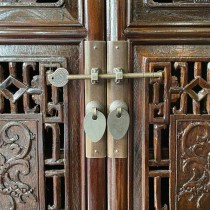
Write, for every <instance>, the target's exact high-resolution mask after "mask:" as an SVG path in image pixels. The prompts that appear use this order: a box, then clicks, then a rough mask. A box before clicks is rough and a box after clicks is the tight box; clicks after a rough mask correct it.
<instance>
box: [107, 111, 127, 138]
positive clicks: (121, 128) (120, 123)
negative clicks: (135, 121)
mask: <svg viewBox="0 0 210 210" xmlns="http://www.w3.org/2000/svg"><path fill="white" fill-rule="evenodd" d="M129 124H130V116H129V114H128V112H127V111H126V110H124V109H122V113H121V116H120V117H118V116H117V110H116V109H115V110H114V111H112V112H111V113H110V114H109V116H108V128H109V131H110V133H111V135H112V137H113V138H114V139H116V140H119V139H122V138H123V137H124V136H125V134H126V133H127V131H128V128H129Z"/></svg>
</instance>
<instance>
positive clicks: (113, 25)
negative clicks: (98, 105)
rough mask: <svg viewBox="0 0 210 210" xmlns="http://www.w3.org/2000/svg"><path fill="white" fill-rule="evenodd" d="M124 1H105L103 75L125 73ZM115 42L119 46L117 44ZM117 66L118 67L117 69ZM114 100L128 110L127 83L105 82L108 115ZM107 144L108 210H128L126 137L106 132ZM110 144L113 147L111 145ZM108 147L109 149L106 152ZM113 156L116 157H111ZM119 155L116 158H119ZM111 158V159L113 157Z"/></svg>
mask: <svg viewBox="0 0 210 210" xmlns="http://www.w3.org/2000/svg"><path fill="white" fill-rule="evenodd" d="M125 11H126V1H125V0H123V1H118V0H109V1H107V41H108V42H107V49H108V51H107V71H108V73H114V71H113V68H114V67H115V68H116V67H121V68H122V69H123V73H126V71H128V54H127V53H128V48H127V42H126V41H125V36H124V28H125V19H126V15H125ZM118 41H119V44H117V42H118ZM121 47H124V53H121ZM118 65H119V66H118ZM115 100H121V101H123V102H125V103H126V104H127V106H128V110H129V104H128V103H129V85H128V81H127V80H123V81H122V82H121V83H120V84H115V81H114V80H108V81H107V111H108V113H109V108H110V104H111V103H112V102H113V101H115ZM107 140H108V160H107V174H108V175H107V176H108V177H107V182H108V210H127V209H131V208H132V207H131V205H130V204H131V202H130V196H131V193H130V192H129V195H128V189H129V182H128V173H129V170H128V160H129V153H128V147H129V146H128V145H129V143H128V135H127V134H126V135H125V136H124V137H123V138H122V139H120V140H114V139H113V137H112V136H111V134H110V132H109V131H108V132H107ZM114 141H115V142H116V143H114ZM117 141H118V142H119V141H122V142H123V141H124V146H125V147H126V150H127V151H126V153H127V154H123V155H124V157H123V158H122V156H121V157H120V158H116V157H117V156H118V155H117V154H113V153H115V152H119V153H121V151H120V150H118V149H115V146H116V144H118V142H117ZM110 145H111V147H112V149H111V148H110ZM115 155H116V156H115ZM119 155H120V154H119ZM114 156H115V157H114Z"/></svg>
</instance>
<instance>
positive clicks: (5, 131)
mask: <svg viewBox="0 0 210 210" xmlns="http://www.w3.org/2000/svg"><path fill="white" fill-rule="evenodd" d="M14 127H15V129H14V130H15V131H16V132H17V134H15V133H13V132H11V131H10V130H11V129H12V128H14ZM20 134H21V137H22V138H21V139H20ZM33 139H34V134H32V133H31V131H30V130H29V129H28V127H27V126H26V125H24V124H22V123H20V122H9V123H7V124H6V125H5V126H3V128H2V129H1V131H0V148H4V147H5V148H6V147H8V146H10V149H11V150H13V152H15V155H14V156H12V157H10V158H7V157H5V156H4V155H3V154H1V153H0V194H2V195H8V196H9V198H10V200H9V202H10V204H11V207H10V210H15V209H16V203H25V202H26V198H27V199H28V198H30V199H33V200H34V201H35V202H36V200H37V198H36V195H35V194H34V190H33V189H32V188H31V187H30V186H29V185H27V184H26V183H23V182H22V181H21V179H20V174H22V175H23V176H26V175H28V174H29V173H30V162H29V160H30V158H29V152H30V148H31V141H32V140H33ZM20 140H22V141H23V142H24V145H22V146H21V145H20V144H18V143H19V141H20ZM11 169H15V174H14V172H13V173H11Z"/></svg>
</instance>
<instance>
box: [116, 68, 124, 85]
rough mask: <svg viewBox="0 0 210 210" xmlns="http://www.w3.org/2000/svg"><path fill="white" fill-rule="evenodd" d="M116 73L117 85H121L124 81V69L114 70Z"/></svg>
mask: <svg viewBox="0 0 210 210" xmlns="http://www.w3.org/2000/svg"><path fill="white" fill-rule="evenodd" d="M114 72H115V83H116V84H119V83H120V82H121V81H122V80H123V69H121V68H114Z"/></svg>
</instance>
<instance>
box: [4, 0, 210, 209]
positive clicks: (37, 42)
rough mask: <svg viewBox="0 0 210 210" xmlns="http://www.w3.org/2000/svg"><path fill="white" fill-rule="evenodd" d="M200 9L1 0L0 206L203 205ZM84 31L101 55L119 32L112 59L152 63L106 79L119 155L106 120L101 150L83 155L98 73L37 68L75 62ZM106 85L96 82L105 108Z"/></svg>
mask: <svg viewBox="0 0 210 210" xmlns="http://www.w3.org/2000/svg"><path fill="white" fill-rule="evenodd" d="M209 11H210V4H209V1H206V0H205V1H203V0H199V1H198V0H195V1H189V0H164V1H163V0H155V1H150V0H107V1H103V0H21V1H19V0H16V1H12V0H11V1H10V0H0V209H2V210H20V209H22V210H29V209H30V210H38V209H39V210H45V209H48V210H61V209H65V210H106V209H108V210H153V209H154V210H169V209H170V210H209V209H210V115H209V113H210V45H209V38H210V36H209V34H210V33H209V32H210V12H209ZM95 41H96V42H97V43H100V42H101V43H102V42H103V44H104V55H105V58H104V59H105V60H106V59H107V58H108V57H109V54H108V51H109V50H107V52H106V48H107V46H108V44H107V42H108V41H109V42H113V43H115V44H116V45H118V43H119V44H120V43H122V42H124V43H126V45H127V48H126V51H125V52H124V53H123V55H121V57H117V61H123V62H124V63H126V64H127V71H128V72H130V73H154V72H159V71H161V72H163V76H162V77H157V78H141V79H135V78H134V79H123V82H126V86H123V87H126V88H124V89H121V90H117V91H118V92H117V93H119V91H123V94H124V96H125V97H126V99H125V101H126V104H127V106H128V110H127V113H128V114H129V117H130V125H129V130H128V132H127V133H126V135H125V136H124V143H125V144H124V149H125V152H126V155H125V154H124V155H123V157H117V156H112V155H109V154H108V153H107V151H108V149H109V146H110V145H109V141H107V139H108V136H109V131H108V129H106V131H105V133H104V135H103V141H104V142H105V143H103V144H102V147H101V148H102V149H104V150H103V151H105V153H104V154H103V157H90V156H91V155H90V156H89V155H88V157H86V156H87V148H86V147H87V145H88V144H89V143H88V142H87V137H86V134H85V132H84V127H83V121H84V117H85V116H86V113H85V108H86V107H85V106H86V95H87V94H90V93H88V91H93V93H94V88H95V87H97V85H100V84H95V86H94V87H92V86H91V85H92V84H91V85H90V84H89V85H88V86H87V85H86V84H87V83H86V82H87V81H86V82H85V81H83V80H73V81H69V82H68V84H67V85H65V86H64V87H55V86H53V85H51V83H50V82H49V80H48V76H49V75H50V74H52V73H53V72H54V71H55V70H56V69H58V68H65V69H67V70H68V71H69V74H77V75H79V74H84V73H85V69H86V68H87V67H86V64H87V60H85V59H86V57H87V55H86V52H85V45H86V43H87V42H89V43H91V42H93V43H94V42H95ZM96 48H97V47H96ZM116 49H118V48H117V47H116ZM100 52H101V51H100ZM125 55H126V56H125ZM88 56H89V58H92V60H93V62H95V61H94V58H95V57H94V56H91V54H88ZM124 56H125V57H124ZM102 60H103V59H102ZM102 60H99V61H97V62H98V65H99V66H100V65H102V63H101V62H104V63H103V65H104V66H105V67H104V69H107V71H108V67H107V64H106V61H105V60H103V61H102ZM97 62H96V63H97ZM93 67H95V68H97V67H98V66H93ZM118 67H121V66H118ZM89 82H90V81H89ZM85 83H86V84H85ZM116 85H117V84H115V82H114V81H113V83H111V84H109V82H104V88H102V89H103V90H102V94H103V97H104V103H105V104H104V106H105V107H104V116H105V118H106V120H107V117H108V112H109V111H108V108H107V106H108V105H107V103H106V102H107V101H109V100H111V99H112V97H111V96H113V94H114V91H115V90H116V89H115V86H116ZM90 86H91V87H90ZM87 87H88V88H87ZM92 95H94V94H92ZM119 95H121V94H119ZM95 96H96V98H97V96H101V95H100V94H99V93H97V94H96V95H95ZM117 97H118V95H116V94H115V99H118V98H117ZM95 132H97V130H96V131H95ZM112 140H113V142H115V141H114V139H112ZM116 141H118V140H116ZM118 142H119V141H118ZM99 144H100V141H99ZM91 145H92V147H93V148H94V143H93V142H92V143H91ZM116 145H117V144H116ZM93 148H92V149H93ZM94 151H95V152H96V153H97V150H94ZM115 151H116V152H119V150H118V149H116V150H115ZM93 156H94V155H93Z"/></svg>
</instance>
